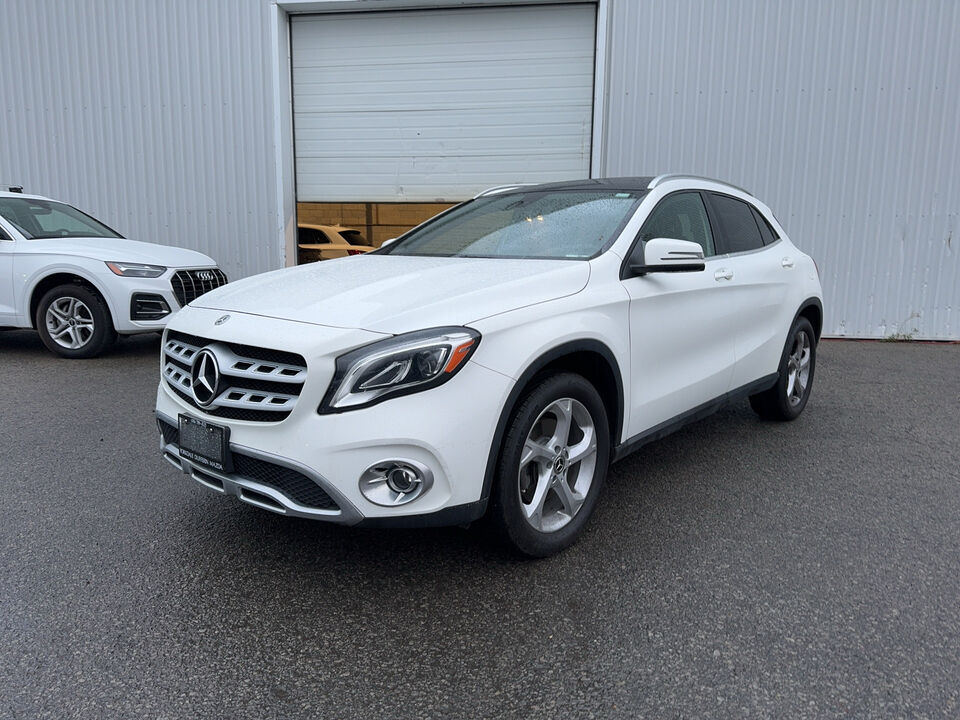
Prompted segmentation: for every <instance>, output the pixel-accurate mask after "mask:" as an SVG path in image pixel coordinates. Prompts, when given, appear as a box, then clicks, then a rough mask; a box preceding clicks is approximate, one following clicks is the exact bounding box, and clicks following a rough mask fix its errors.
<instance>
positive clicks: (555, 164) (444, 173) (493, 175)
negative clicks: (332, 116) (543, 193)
mask: <svg viewBox="0 0 960 720" xmlns="http://www.w3.org/2000/svg"><path fill="white" fill-rule="evenodd" d="M450 160H451V158H431V157H416V158H411V157H402V158H351V162H350V166H351V167H350V169H349V170H345V171H344V172H343V173H342V174H341V175H339V176H338V177H337V188H338V190H339V191H340V192H341V193H342V195H343V196H344V197H353V198H362V197H368V196H369V194H370V192H369V189H370V187H371V185H374V184H375V185H377V186H378V187H382V188H386V189H387V192H386V199H382V200H377V202H390V201H397V200H408V199H410V197H411V195H413V194H414V193H416V194H415V197H416V201H418V202H430V201H433V200H436V201H445V200H449V199H450V198H451V197H453V198H455V199H465V198H469V197H472V195H475V194H476V192H478V190H477V189H475V188H476V187H479V188H480V189H483V188H488V187H491V186H494V185H498V184H501V183H503V178H504V177H518V178H521V180H519V181H517V182H525V181H524V180H522V178H523V176H524V174H525V173H526V171H527V167H528V165H529V163H530V162H531V158H530V157H526V156H516V155H513V156H510V155H504V156H494V157H490V156H484V157H469V156H456V157H454V158H452V160H454V161H455V163H456V165H457V168H456V169H451V163H450V162H449V161H450ZM576 160H577V158H576V157H574V156H573V155H572V154H567V155H559V154H557V155H540V156H537V158H536V163H537V165H538V168H539V169H538V172H537V182H559V181H561V180H565V179H568V178H569V171H568V170H567V168H568V167H569V166H570V164H571V163H573V162H576ZM303 162H304V164H305V165H306V166H307V168H306V170H307V172H306V175H307V176H310V175H312V176H315V177H322V176H323V169H324V167H326V166H327V159H323V160H317V159H307V160H304V161H303ZM298 172H299V169H298ZM411 176H417V177H418V184H417V186H416V188H408V187H407V186H406V184H405V183H404V181H403V180H402V178H404V177H411ZM465 177H468V178H469V181H466V180H465V179H464V178H465ZM531 182H532V181H531ZM298 189H299V190H300V191H301V192H302V194H303V195H304V196H306V197H309V196H311V194H313V195H314V196H316V195H317V194H319V193H320V192H325V191H327V184H326V183H324V184H321V185H317V186H310V185H306V186H305V187H302V188H298ZM304 202H310V201H304ZM314 202H316V201H314ZM335 202H345V201H342V200H341V201H335ZM371 202H373V201H371Z"/></svg>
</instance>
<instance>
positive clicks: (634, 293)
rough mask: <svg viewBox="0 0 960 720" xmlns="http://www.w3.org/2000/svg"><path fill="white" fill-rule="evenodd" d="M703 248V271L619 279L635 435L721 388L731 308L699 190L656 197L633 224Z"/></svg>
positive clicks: (728, 367) (649, 235)
mask: <svg viewBox="0 0 960 720" xmlns="http://www.w3.org/2000/svg"><path fill="white" fill-rule="evenodd" d="M655 237H667V238H675V239H679V240H689V241H691V242H696V243H698V244H700V246H701V247H703V250H704V256H705V265H706V269H705V270H704V271H702V272H680V273H649V274H647V275H643V276H640V277H631V278H627V279H625V280H623V285H624V288H625V289H626V291H627V293H629V295H630V348H631V373H630V377H631V398H632V403H631V413H630V420H629V427H628V428H627V436H628V437H634V436H636V435H639V434H640V433H642V432H644V431H646V430H649V429H650V428H653V427H655V426H657V425H659V424H661V423H663V422H666V421H669V420H672V419H673V418H676V417H677V416H679V415H682V414H683V413H685V412H687V411H689V410H692V409H694V408H696V407H698V406H700V405H703V404H704V403H707V402H709V401H711V400H714V399H716V398H718V397H720V396H722V395H723V394H724V393H726V392H727V390H728V389H729V386H730V377H731V373H732V372H733V364H734V360H735V354H734V346H733V335H732V334H731V332H730V327H731V325H733V324H734V323H736V322H738V318H737V313H738V308H737V307H736V306H735V305H734V304H733V303H732V302H731V301H730V297H731V295H732V293H731V288H730V285H729V283H727V282H726V281H723V280H721V279H719V278H718V277H717V275H716V274H717V271H718V270H719V269H720V267H721V266H722V264H723V262H724V260H723V259H722V258H720V257H718V256H717V254H716V245H715V241H714V238H713V233H712V231H711V227H710V223H709V221H708V216H707V212H706V209H705V207H704V201H703V199H702V197H701V194H700V192H698V191H696V190H693V191H681V192H677V193H672V194H671V195H668V196H666V197H665V198H663V199H662V200H661V201H660V202H659V203H658V204H657V206H656V207H655V208H654V209H653V211H652V212H651V213H650V215H649V217H648V218H647V220H646V221H645V222H644V225H643V227H642V228H641V230H640V236H639V242H645V241H647V240H650V239H653V238H655Z"/></svg>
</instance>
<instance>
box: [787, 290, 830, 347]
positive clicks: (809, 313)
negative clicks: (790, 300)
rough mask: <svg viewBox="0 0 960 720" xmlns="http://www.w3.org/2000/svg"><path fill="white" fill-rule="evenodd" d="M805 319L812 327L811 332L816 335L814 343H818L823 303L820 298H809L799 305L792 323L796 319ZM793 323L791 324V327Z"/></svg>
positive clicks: (821, 324) (821, 325)
mask: <svg viewBox="0 0 960 720" xmlns="http://www.w3.org/2000/svg"><path fill="white" fill-rule="evenodd" d="M800 317H805V318H806V319H807V320H809V321H810V324H811V325H813V332H814V335H816V341H817V342H820V333H821V332H822V331H823V303H822V302H820V298H817V297H811V298H807V299H806V300H804V301H803V302H802V303H800V309H799V310H797V314H796V315H794V316H793V322H796V321H797V319H798V318H800ZM792 326H793V323H791V327H792Z"/></svg>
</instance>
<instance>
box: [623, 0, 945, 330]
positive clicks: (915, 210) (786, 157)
mask: <svg viewBox="0 0 960 720" xmlns="http://www.w3.org/2000/svg"><path fill="white" fill-rule="evenodd" d="M611 10H612V20H611V24H610V25H611V36H610V45H611V56H610V59H609V60H610V61H609V64H608V77H609V84H608V90H609V105H608V108H607V122H608V125H607V130H608V135H607V144H606V151H605V171H606V174H608V175H629V174H648V173H649V174H656V173H658V172H672V171H682V172H693V173H696V174H701V175H708V176H713V177H718V178H722V179H725V180H729V181H731V182H734V183H736V184H737V185H742V186H744V187H746V188H748V189H749V190H751V191H752V192H754V193H755V194H756V195H757V196H758V197H760V198H761V199H762V200H763V201H764V202H766V203H767V204H769V205H770V206H771V207H772V208H773V210H774V212H775V213H776V214H777V216H778V218H779V219H780V220H781V222H782V223H783V225H784V226H785V227H786V230H787V232H788V233H789V234H790V236H791V238H792V239H793V240H794V241H795V242H796V243H797V244H798V245H799V246H800V247H801V248H803V249H804V250H806V251H808V252H809V253H810V254H812V255H813V256H814V258H815V259H816V260H817V262H818V263H819V265H820V271H821V274H822V278H823V285H824V294H825V314H826V319H825V323H824V332H825V333H826V334H828V335H846V336H852V337H885V336H889V335H892V334H895V333H907V334H910V333H913V332H914V330H915V337H918V338H941V339H957V338H960V233H958V214H960V132H958V128H960V120H958V118H960V82H958V68H960V45H958V43H957V37H958V36H960V3H957V2H955V0H917V1H916V2H896V1H894V0H876V1H870V2H836V0H828V1H818V2H813V1H811V2H769V0H730V1H729V2H723V3H716V2H712V0H700V1H692V0H691V1H686V2H676V1H675V0H645V1H644V2H642V3H641V2H636V3H635V2H626V1H624V0H614V2H613V3H612V5H611Z"/></svg>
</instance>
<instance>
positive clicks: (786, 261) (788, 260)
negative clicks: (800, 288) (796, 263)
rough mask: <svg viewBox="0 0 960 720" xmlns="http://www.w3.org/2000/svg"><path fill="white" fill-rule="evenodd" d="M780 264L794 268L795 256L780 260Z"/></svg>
mask: <svg viewBox="0 0 960 720" xmlns="http://www.w3.org/2000/svg"><path fill="white" fill-rule="evenodd" d="M780 265H781V266H782V267H785V268H792V267H793V258H792V257H785V258H784V259H783V260H781V261H780Z"/></svg>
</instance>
